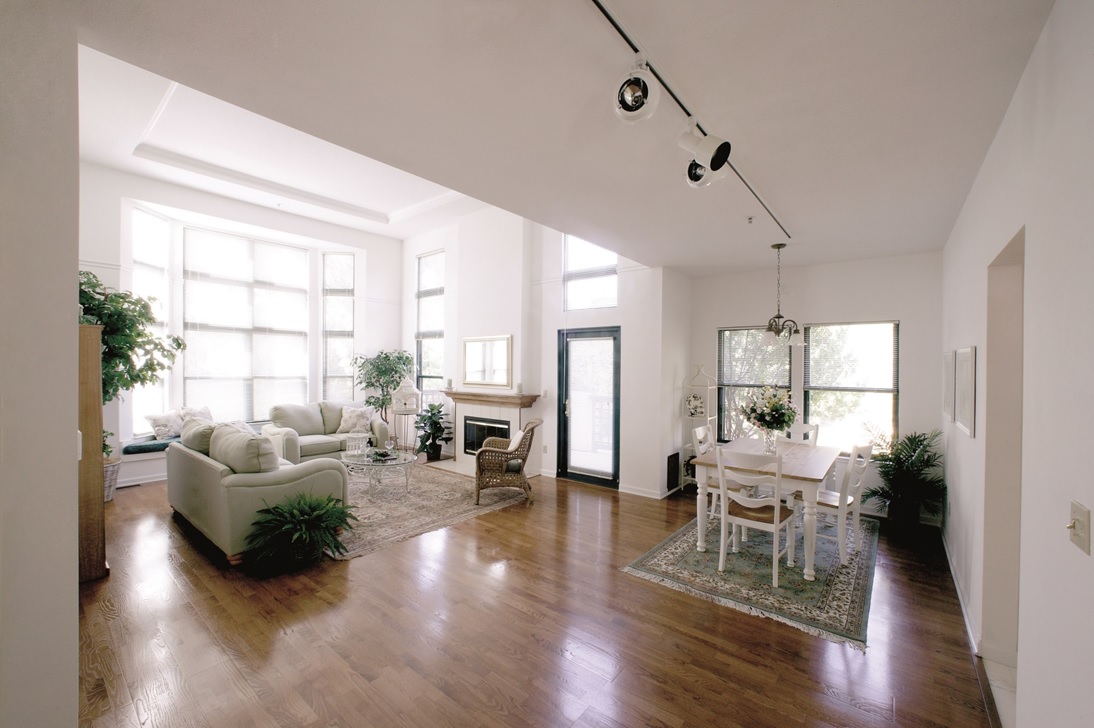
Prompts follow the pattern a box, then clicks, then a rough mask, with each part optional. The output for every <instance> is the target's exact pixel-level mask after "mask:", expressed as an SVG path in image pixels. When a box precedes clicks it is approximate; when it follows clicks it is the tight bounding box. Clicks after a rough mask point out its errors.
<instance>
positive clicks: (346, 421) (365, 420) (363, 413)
mask: <svg viewBox="0 0 1094 728" xmlns="http://www.w3.org/2000/svg"><path fill="white" fill-rule="evenodd" d="M372 411H373V410H372V408H371V407H343V408H342V422H341V423H340V424H339V425H338V432H353V431H354V430H357V429H361V430H369V429H371V427H372Z"/></svg>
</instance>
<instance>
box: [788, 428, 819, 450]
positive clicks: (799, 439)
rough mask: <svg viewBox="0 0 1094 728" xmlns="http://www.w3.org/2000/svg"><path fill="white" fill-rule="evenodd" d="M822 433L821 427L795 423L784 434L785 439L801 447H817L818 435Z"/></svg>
mask: <svg viewBox="0 0 1094 728" xmlns="http://www.w3.org/2000/svg"><path fill="white" fill-rule="evenodd" d="M819 432H820V426H819V425H809V424H806V423H804V422H795V423H794V424H792V425H790V427H787V428H786V430H785V431H784V432H783V437H784V438H786V439H787V440H790V441H791V442H795V443H797V444H799V445H809V446H810V447H816V446H817V435H818V433H819Z"/></svg>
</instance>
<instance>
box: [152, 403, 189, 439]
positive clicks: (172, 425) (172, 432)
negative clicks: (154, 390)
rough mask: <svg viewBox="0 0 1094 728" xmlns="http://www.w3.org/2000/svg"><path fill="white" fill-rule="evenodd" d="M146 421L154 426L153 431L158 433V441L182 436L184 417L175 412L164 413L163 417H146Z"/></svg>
mask: <svg viewBox="0 0 1094 728" xmlns="http://www.w3.org/2000/svg"><path fill="white" fill-rule="evenodd" d="M144 419H146V420H148V424H150V425H152V431H153V432H155V433H156V439H157V440H167V439H169V438H172V437H178V436H179V435H181V434H182V417H180V416H179V413H178V412H176V411H175V410H171V411H170V412H164V413H163V414H162V415H145V416H144Z"/></svg>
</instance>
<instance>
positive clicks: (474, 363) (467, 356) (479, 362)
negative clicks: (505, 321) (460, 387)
mask: <svg viewBox="0 0 1094 728" xmlns="http://www.w3.org/2000/svg"><path fill="white" fill-rule="evenodd" d="M512 340H513V337H511V336H478V337H474V338H470V339H464V340H463V383H464V384H478V385H488V386H494V387H508V386H509V385H510V383H511V381H512V378H511V376H510V373H511V371H512V361H513V358H512Z"/></svg>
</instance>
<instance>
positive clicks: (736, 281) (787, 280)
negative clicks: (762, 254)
mask: <svg viewBox="0 0 1094 728" xmlns="http://www.w3.org/2000/svg"><path fill="white" fill-rule="evenodd" d="M793 250H794V248H793V247H792V246H790V247H787V248H786V250H784V251H783V266H782V312H783V316H785V317H787V318H792V319H794V320H795V321H797V322H798V324H799V325H800V326H805V325H808V324H823V323H842V322H853V321H899V322H900V405H899V424H900V432H901V433H908V432H912V431H913V430H915V431H919V432H929V431H931V430H933V429H936V428H938V427H939V425H940V422H941V412H942V394H941V393H942V342H941V320H942V296H941V292H942V258H941V255H940V254H939V253H923V254H919V255H909V256H900V257H894V258H874V259H871V260H857V261H849V262H846V263H834V264H825V265H817V266H809V267H795V266H792V265H787V262H788V259H791V260H792V256H793ZM692 291H693V293H692V309H693V315H692V326H691V362H690V367H691V369H692V372H691V373H694V367H695V366H698V365H700V364H702V365H704V366H705V367H706V371H707V372H708V373H710V374H711V375H712V376H713V375H714V373H715V372H716V371H717V369H718V367H717V365H718V335H717V334H718V329H719V328H720V327H721V328H725V327H733V326H765V325H766V324H767V320H768V319H769V318H770V317H771V316H772V315H773V314H774V313H775V269H774V267H772V268H771V269H770V270H760V271H755V272H751V273H740V274H735V275H727V276H716V277H710V278H702V279H700V280H697V281H694V284H693V285H692Z"/></svg>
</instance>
